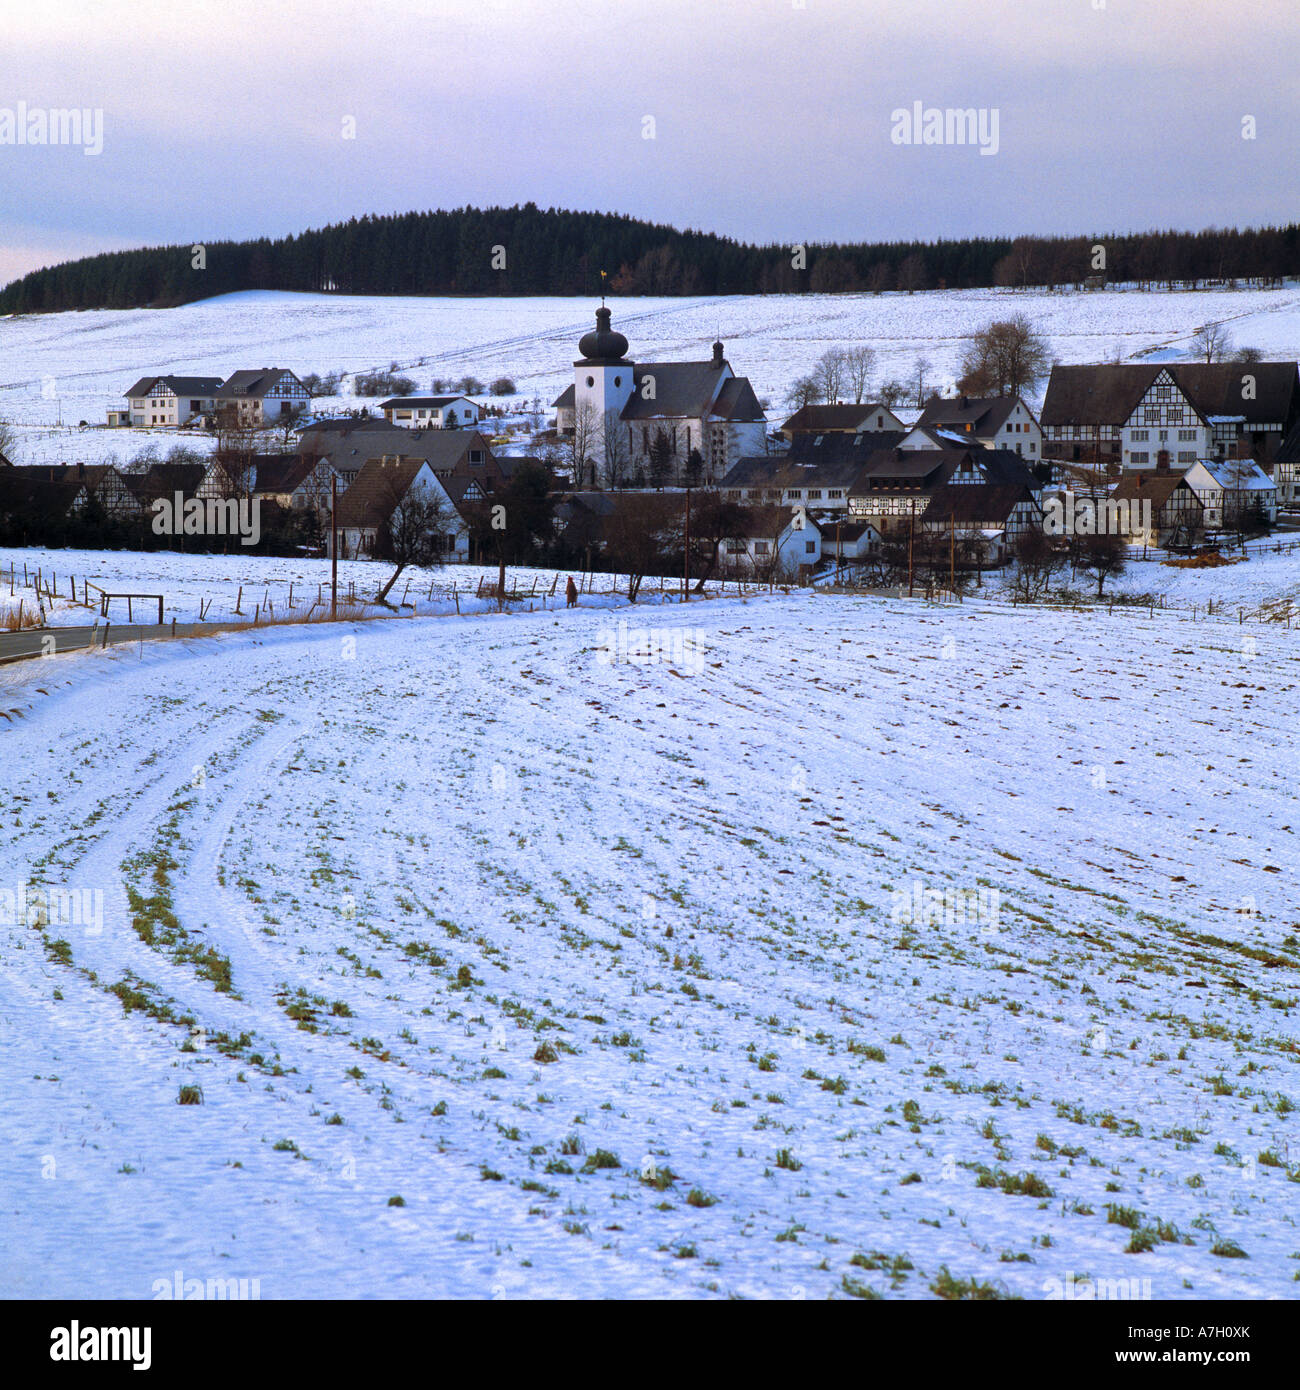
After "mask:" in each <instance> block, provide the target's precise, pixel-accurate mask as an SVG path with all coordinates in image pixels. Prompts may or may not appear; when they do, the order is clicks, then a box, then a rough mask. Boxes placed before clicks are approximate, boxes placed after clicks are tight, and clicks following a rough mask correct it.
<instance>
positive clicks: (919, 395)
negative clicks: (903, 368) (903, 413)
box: [912, 356, 932, 410]
mask: <svg viewBox="0 0 1300 1390" xmlns="http://www.w3.org/2000/svg"><path fill="white" fill-rule="evenodd" d="M931 369H932V363H931V362H930V359H929V358H928V357H924V356H923V357H918V358H917V359H916V362H915V363H914V364H913V367H912V371H913V373H914V374H915V376H916V408H917V409H918V410H921V409H923V408H924V406H925V379H926V377H927V376H928V375H929V373H930V371H931Z"/></svg>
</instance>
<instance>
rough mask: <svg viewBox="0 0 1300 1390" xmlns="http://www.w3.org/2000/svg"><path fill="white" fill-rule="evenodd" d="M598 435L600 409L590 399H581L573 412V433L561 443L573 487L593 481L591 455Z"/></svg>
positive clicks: (599, 432)
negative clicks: (570, 471) (571, 475)
mask: <svg viewBox="0 0 1300 1390" xmlns="http://www.w3.org/2000/svg"><path fill="white" fill-rule="evenodd" d="M600 437H601V419H600V411H599V410H597V409H596V407H595V406H594V405H592V403H591V402H590V401H583V402H582V403H581V405H579V406H578V407H577V409H576V410H574V412H573V433H572V434H570V435H568V436H566V438H565V440H564V442H563V445H562V448H563V449H564V452H565V454H566V456H567V461H568V463H569V466H570V469H571V470H572V473H573V486H574V487H575V488H581V487H583V486H584V485H585V484H587V483H594V482H595V478H594V477H593V476H592V474H591V472H590V470H591V469H592V468H593V467H594V462H593V455H594V453H595V450H596V443H597V441H598V440H599V439H600Z"/></svg>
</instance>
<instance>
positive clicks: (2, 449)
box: [0, 420, 18, 466]
mask: <svg viewBox="0 0 1300 1390" xmlns="http://www.w3.org/2000/svg"><path fill="white" fill-rule="evenodd" d="M17 457H18V432H17V431H16V430H15V429H14V427H13V426H12V425H11V424H10V423H9V422H8V421H7V420H0V466H3V464H6V463H12V462H13V461H14V459H15V458H17Z"/></svg>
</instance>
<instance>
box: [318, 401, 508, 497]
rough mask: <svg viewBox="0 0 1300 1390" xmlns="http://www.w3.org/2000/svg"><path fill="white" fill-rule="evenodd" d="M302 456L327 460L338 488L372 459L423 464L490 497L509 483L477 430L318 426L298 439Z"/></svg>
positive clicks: (376, 423)
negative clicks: (467, 482)
mask: <svg viewBox="0 0 1300 1390" xmlns="http://www.w3.org/2000/svg"><path fill="white" fill-rule="evenodd" d="M298 451H299V453H302V454H310V455H311V456H313V457H315V458H323V459H326V460H328V462H329V464H330V466H331V467H332V468H333V469H334V470H335V471H336V472H337V473H338V475H339V479H340V487H342V486H343V485H345V484H347V485H350V484H351V483H352V481H353V479H355V478H356V476H357V474H358V473H359V472H360V471H361V469H362V468H363V467H364V466H365V463H366V461H367V460H368V459H372V458H385V457H396V456H399V455H400V456H401V457H402V458H420V459H424V460H425V462H426V463H428V464H429V466H430V467H431V468H432V469H433V471H434V472H435V473H437V474H438V475H439V476H440V477H443V478H446V477H449V476H450V477H456V478H466V479H472V480H473V481H474V482H475V484H476V486H477V489H478V491H479V492H480V493H481V494H482V495H483V496H489V495H491V494H492V493H493V492H495V491H496V490H497V488H499V487H500V486H501V485H502V484H503V483H504V482H505V480H506V479H507V478H508V477H509V468H508V466H507V465H506V464H505V463H504V462H503V461H502V460H500V459H498V458H497V457H496V456H495V455H494V454H493V452H492V447H491V445H490V444H489V443H488V441H487V440H486V439H485V438H484V437H483V435H481V434H480V433H479V432H478V431H477V430H450V429H422V430H420V429H404V428H401V427H399V426H396V425H390V424H388V423H387V421H384V420H373V419H371V420H355V421H333V420H331V421H320V422H318V423H317V424H314V425H310V426H308V427H307V428H306V429H304V430H302V431H301V432H300V433H299V435H298Z"/></svg>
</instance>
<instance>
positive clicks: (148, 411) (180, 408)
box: [108, 376, 221, 428]
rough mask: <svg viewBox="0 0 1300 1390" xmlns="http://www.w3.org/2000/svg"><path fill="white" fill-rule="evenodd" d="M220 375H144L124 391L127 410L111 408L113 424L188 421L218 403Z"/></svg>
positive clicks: (203, 413) (174, 424)
mask: <svg viewBox="0 0 1300 1390" xmlns="http://www.w3.org/2000/svg"><path fill="white" fill-rule="evenodd" d="M220 390H221V378H220V377H219V376H144V377H141V378H140V380H139V381H137V382H136V383H135V385H134V386H132V387H131V388H130V389H129V390H128V391H125V392H124V393H123V394H124V396H125V397H126V402H127V408H126V409H125V410H110V411H109V412H108V423H109V424H110V425H116V426H121V425H169V426H171V427H173V428H176V427H178V426H180V425H184V424H188V423H189V421H191V420H193V419H194V418H195V416H198V415H205V414H207V413H208V412H209V411H211V410H212V409H213V408H214V406H215V404H216V397H217V393H218V392H219V391H220Z"/></svg>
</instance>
